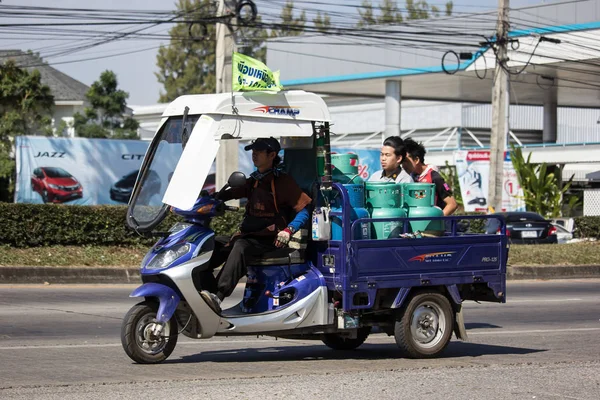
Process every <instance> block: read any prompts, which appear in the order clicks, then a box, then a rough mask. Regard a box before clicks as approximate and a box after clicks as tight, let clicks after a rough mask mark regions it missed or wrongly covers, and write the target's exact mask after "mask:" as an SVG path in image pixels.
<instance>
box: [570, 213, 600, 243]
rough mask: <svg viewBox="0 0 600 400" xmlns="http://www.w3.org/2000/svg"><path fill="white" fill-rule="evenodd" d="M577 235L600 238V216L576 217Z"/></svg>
mask: <svg viewBox="0 0 600 400" xmlns="http://www.w3.org/2000/svg"><path fill="white" fill-rule="evenodd" d="M575 236H576V237H579V238H596V239H600V217H577V218H575Z"/></svg>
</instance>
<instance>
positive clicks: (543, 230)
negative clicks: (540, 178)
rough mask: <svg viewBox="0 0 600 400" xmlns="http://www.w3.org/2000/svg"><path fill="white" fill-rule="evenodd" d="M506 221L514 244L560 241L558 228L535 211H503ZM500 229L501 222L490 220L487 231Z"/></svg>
mask: <svg viewBox="0 0 600 400" xmlns="http://www.w3.org/2000/svg"><path fill="white" fill-rule="evenodd" d="M493 215H502V216H503V217H504V219H505V221H506V234H507V235H508V236H509V238H510V242H511V243H514V244H555V243H558V238H557V235H556V232H557V228H556V227H555V226H554V225H552V223H551V222H550V221H548V220H546V219H545V218H544V217H542V216H541V215H539V214H536V213H534V212H502V213H495V214H493ZM499 231H500V222H499V221H498V220H496V219H490V220H488V222H487V224H486V233H488V234H495V233H498V232H499Z"/></svg>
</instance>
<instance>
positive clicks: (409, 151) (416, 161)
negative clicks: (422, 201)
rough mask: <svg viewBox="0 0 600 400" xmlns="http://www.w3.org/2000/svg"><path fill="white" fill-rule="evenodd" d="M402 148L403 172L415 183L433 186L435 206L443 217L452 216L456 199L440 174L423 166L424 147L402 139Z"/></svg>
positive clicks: (430, 167) (429, 167)
mask: <svg viewBox="0 0 600 400" xmlns="http://www.w3.org/2000/svg"><path fill="white" fill-rule="evenodd" d="M404 147H405V148H406V157H405V158H404V161H403V162H402V167H403V168H404V170H406V171H407V172H408V173H410V174H411V175H412V176H413V179H414V180H415V182H422V183H433V184H435V205H436V206H438V207H439V208H441V209H442V210H443V211H444V216H448V215H452V213H454V211H456V208H457V207H458V205H457V204H456V199H454V196H453V195H452V189H450V186H449V185H448V184H447V183H446V181H445V180H444V178H442V176H441V175H440V173H439V172H437V171H436V170H435V169H433V167H432V166H430V165H427V164H425V153H426V152H425V147H423V145H422V144H421V143H417V142H415V141H414V140H412V139H404Z"/></svg>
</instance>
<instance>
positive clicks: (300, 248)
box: [247, 229, 308, 266]
mask: <svg viewBox="0 0 600 400" xmlns="http://www.w3.org/2000/svg"><path fill="white" fill-rule="evenodd" d="M307 244H308V230H307V229H300V230H299V231H298V232H296V233H294V234H293V235H292V238H291V239H290V243H289V244H288V247H283V248H281V249H275V250H273V251H269V252H266V253H264V254H262V255H261V256H259V257H250V258H249V259H248V260H247V262H248V265H252V266H262V265H282V264H302V263H304V261H305V260H304V252H305V251H306V245H307Z"/></svg>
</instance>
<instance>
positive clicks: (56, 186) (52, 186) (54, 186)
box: [48, 183, 60, 189]
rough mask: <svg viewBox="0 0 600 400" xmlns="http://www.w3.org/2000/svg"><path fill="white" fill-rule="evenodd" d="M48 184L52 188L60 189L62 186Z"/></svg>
mask: <svg viewBox="0 0 600 400" xmlns="http://www.w3.org/2000/svg"><path fill="white" fill-rule="evenodd" d="M48 186H50V187H51V188H52V189H59V188H60V186H58V185H53V184H52V183H49V184H48Z"/></svg>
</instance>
